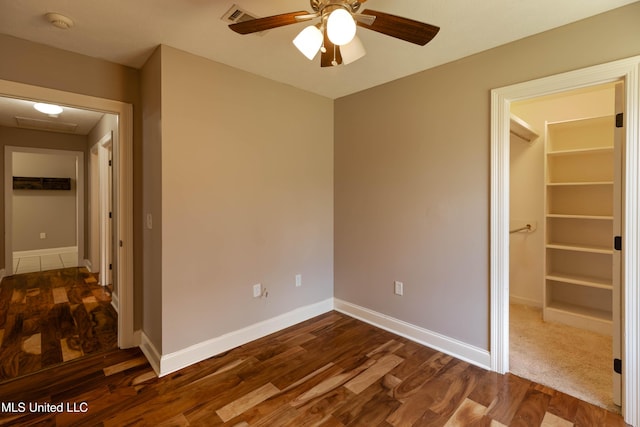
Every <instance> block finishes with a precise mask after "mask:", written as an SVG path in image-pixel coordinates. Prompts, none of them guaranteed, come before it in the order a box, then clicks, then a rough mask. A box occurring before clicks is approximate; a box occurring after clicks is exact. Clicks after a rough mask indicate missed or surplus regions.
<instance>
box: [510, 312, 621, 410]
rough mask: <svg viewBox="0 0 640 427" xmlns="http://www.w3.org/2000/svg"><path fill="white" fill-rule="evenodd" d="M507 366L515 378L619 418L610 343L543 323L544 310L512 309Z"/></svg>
mask: <svg viewBox="0 0 640 427" xmlns="http://www.w3.org/2000/svg"><path fill="white" fill-rule="evenodd" d="M509 340H510V343H509V366H510V369H509V370H510V372H511V373H512V374H514V375H518V376H520V377H523V378H526V379H528V380H531V381H536V382H538V383H540V384H544V385H546V386H548V387H551V388H554V389H556V390H560V391H562V392H564V393H567V394H570V395H572V396H576V397H578V398H579V399H582V400H584V401H587V402H589V403H592V404H594V405H598V406H600V407H603V408H606V409H608V410H610V411H613V412H618V413H619V412H620V408H619V407H618V406H616V405H614V404H613V397H612V393H613V392H612V389H613V379H612V362H611V355H612V340H611V337H608V336H605V335H600V334H596V333H594V332H590V331H586V330H582V329H578V328H573V327H571V326H566V325H560V324H556V323H549V322H543V321H542V310H541V309H539V308H533V307H527V306H524V305H519V304H511V306H510V333H509Z"/></svg>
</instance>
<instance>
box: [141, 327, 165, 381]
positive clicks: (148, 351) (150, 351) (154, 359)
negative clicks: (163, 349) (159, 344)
mask: <svg viewBox="0 0 640 427" xmlns="http://www.w3.org/2000/svg"><path fill="white" fill-rule="evenodd" d="M140 350H142V353H143V354H144V355H145V357H146V358H147V360H148V361H149V364H150V365H151V368H153V370H154V372H155V373H156V375H157V376H160V352H159V351H158V349H156V347H155V346H154V345H153V343H151V340H149V337H147V335H146V334H145V333H144V332H140Z"/></svg>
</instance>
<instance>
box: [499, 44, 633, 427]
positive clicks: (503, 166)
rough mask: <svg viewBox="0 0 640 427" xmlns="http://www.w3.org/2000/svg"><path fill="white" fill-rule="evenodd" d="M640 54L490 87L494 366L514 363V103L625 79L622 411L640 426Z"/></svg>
mask: <svg viewBox="0 0 640 427" xmlns="http://www.w3.org/2000/svg"><path fill="white" fill-rule="evenodd" d="M639 76H640V56H636V57H633V58H627V59H623V60H620V61H615V62H610V63H607V64H602V65H597V66H594V67H589V68H585V69H581V70H576V71H572V72H568V73H563V74H559V75H555V76H550V77H546V78H542V79H538V80H534V81H530V82H524V83H519V84H516V85H512V86H507V87H503V88H499V89H494V90H492V91H491V205H490V206H491V220H490V226H491V230H490V287H491V291H490V292H491V343H490V346H491V347H490V353H491V369H492V370H495V371H497V372H500V373H505V372H507V371H508V369H509V334H508V331H509V324H508V322H509V304H508V303H509V234H508V227H509V107H510V103H511V102H513V101H518V100H522V99H528V98H533V97H539V96H543V95H548V94H552V93H558V92H564V91H568V90H572V89H578V88H581V87H587V86H592V85H596V84H601V83H607V82H613V81H617V80H620V79H624V81H625V98H626V106H625V110H626V112H625V118H626V144H625V154H624V157H625V170H624V177H623V181H624V183H625V188H624V200H625V202H624V203H625V205H624V214H623V217H624V219H625V220H624V225H623V227H624V228H623V233H622V234H623V236H624V239H623V251H622V256H623V274H622V281H623V295H622V299H623V313H624V314H623V316H624V318H623V322H622V323H623V326H622V328H623V335H622V336H623V337H624V342H623V350H622V351H623V353H622V355H623V357H622V360H623V369H622V371H623V379H622V380H623V389H622V414H623V417H624V419H625V421H626V422H627V423H629V424H632V425H636V426H640V412H639V410H640V408H639V407H638V403H637V402H638V401H639V399H640V336H639V334H640V290H639V289H638V285H639V283H640V262H638V259H640V220H639V219H638V216H639V213H640V146H639V145H640V130H639V127H640V119H639V115H640V94H639V93H638V91H639V87H640V82H639V80H638V79H639Z"/></svg>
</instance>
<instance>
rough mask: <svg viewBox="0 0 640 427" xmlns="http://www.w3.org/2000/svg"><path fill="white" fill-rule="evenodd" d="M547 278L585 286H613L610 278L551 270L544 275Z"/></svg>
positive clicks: (599, 287)
mask: <svg viewBox="0 0 640 427" xmlns="http://www.w3.org/2000/svg"><path fill="white" fill-rule="evenodd" d="M545 278H546V279H547V280H553V281H555V282H562V283H570V284H572V285H578V286H585V287H587V288H596V289H606V290H611V289H612V288H613V286H612V284H611V280H606V279H603V278H600V277H589V276H578V275H575V274H566V273H556V272H551V273H549V274H547V275H546V276H545Z"/></svg>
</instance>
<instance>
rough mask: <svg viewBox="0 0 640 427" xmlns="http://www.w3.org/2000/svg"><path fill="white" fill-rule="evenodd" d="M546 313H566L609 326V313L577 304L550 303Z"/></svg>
mask: <svg viewBox="0 0 640 427" xmlns="http://www.w3.org/2000/svg"><path fill="white" fill-rule="evenodd" d="M547 310H548V311H552V312H553V311H555V312H558V313H566V314H570V315H572V316H580V317H584V318H587V319H594V320H598V321H601V322H605V323H606V324H611V312H610V311H604V310H598V309H595V308H590V307H585V306H582V305H577V304H569V303H566V302H560V301H552V302H551V303H549V305H547Z"/></svg>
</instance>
